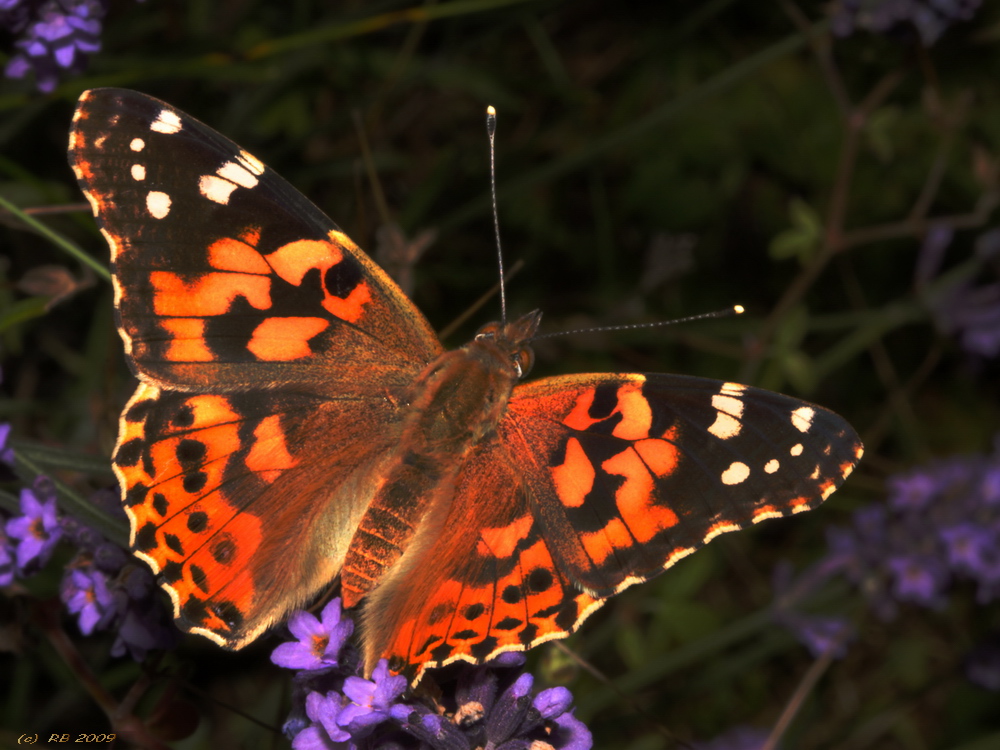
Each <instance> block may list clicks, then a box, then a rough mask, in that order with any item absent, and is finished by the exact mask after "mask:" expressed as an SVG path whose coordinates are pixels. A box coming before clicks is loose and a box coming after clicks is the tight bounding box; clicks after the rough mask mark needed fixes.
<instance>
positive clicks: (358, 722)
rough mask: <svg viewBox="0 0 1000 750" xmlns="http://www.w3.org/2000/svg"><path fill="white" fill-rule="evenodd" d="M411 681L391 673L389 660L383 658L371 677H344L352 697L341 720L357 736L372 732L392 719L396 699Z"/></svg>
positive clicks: (346, 691) (339, 722)
mask: <svg viewBox="0 0 1000 750" xmlns="http://www.w3.org/2000/svg"><path fill="white" fill-rule="evenodd" d="M408 684H409V682H408V680H407V679H406V678H405V677H403V676H402V675H393V674H391V673H390V672H389V663H388V662H387V661H386V660H385V659H380V660H379V663H378V664H377V665H376V666H375V670H374V671H373V672H372V678H371V680H365V679H363V678H361V677H353V676H352V677H348V678H347V679H346V680H344V695H345V696H347V697H348V698H349V699H350V701H351V702H350V703H348V704H347V705H346V706H345V707H344V708H343V710H342V711H341V712H340V716H338V717H337V723H338V724H339V725H340V726H341V727H343V728H344V729H346V730H347V731H348V732H350V733H351V736H352V737H354V738H355V739H360V738H361V737H365V736H367V735H369V734H371V732H372V730H373V729H374V728H375V727H376V726H377V725H378V724H381V723H382V722H384V721H386V720H387V719H388V718H389V711H390V708H391V707H392V704H393V702H394V701H395V700H396V699H397V698H399V697H400V696H401V695H402V694H403V693H405V692H406V688H407V686H408Z"/></svg>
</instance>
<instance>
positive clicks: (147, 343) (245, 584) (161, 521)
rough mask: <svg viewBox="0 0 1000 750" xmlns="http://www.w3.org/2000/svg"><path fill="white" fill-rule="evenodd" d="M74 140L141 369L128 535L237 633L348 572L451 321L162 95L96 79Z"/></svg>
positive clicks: (130, 435) (191, 626) (130, 440)
mask: <svg viewBox="0 0 1000 750" xmlns="http://www.w3.org/2000/svg"><path fill="white" fill-rule="evenodd" d="M69 160H70V165H71V166H72V168H73V170H74V172H75V174H76V176H77V178H78V180H79V182H80V186H81V188H82V189H83V191H84V194H85V195H86V196H87V198H88V200H89V201H90V204H91V206H92V207H93V210H94V215H95V217H96V219H97V222H98V226H99V227H100V229H101V232H102V234H103V235H104V236H105V238H106V239H107V241H108V244H109V245H110V247H111V259H112V272H113V278H114V286H115V309H116V315H117V320H118V327H119V332H120V333H121V336H122V340H123V341H124V343H125V353H126V357H127V359H128V362H129V364H130V366H131V367H132V369H133V371H134V372H135V373H136V375H137V376H138V377H139V379H140V381H142V382H141V384H140V386H139V388H138V390H137V391H136V392H135V395H134V396H133V397H132V399H131V401H130V402H129V404H128V406H127V407H126V409H125V411H124V412H123V414H122V417H121V421H120V425H119V439H118V444H117V446H116V449H115V454H114V457H113V464H114V468H115V471H116V473H117V475H118V478H119V482H120V484H121V487H122V501H123V504H124V506H125V509H126V511H127V513H128V515H129V519H130V522H131V543H132V549H133V551H134V552H135V553H136V555H138V556H139V557H141V558H142V559H144V560H145V561H146V562H148V563H149V565H150V566H151V567H152V569H153V571H154V572H156V573H157V574H159V576H160V583H161V585H162V586H163V587H164V589H166V591H167V592H168V593H169V594H170V596H171V598H172V600H173V603H174V609H175V617H176V618H177V621H178V624H179V625H180V626H181V627H183V628H185V629H188V630H192V631H195V632H199V633H201V634H203V635H206V636H208V637H210V638H213V639H214V640H216V641H218V642H219V643H221V644H224V645H227V646H230V647H234V648H238V647H240V646H242V645H244V644H246V643H248V642H250V641H252V640H253V639H254V638H256V637H257V636H258V635H259V634H260V633H262V632H263V631H264V630H266V629H267V628H268V627H269V626H271V625H272V624H274V623H276V622H279V621H280V620H281V619H282V618H283V617H284V615H285V614H286V613H287V612H288V611H289V610H290V609H292V608H294V607H296V606H299V605H302V604H304V603H305V602H306V600H307V599H308V598H309V597H310V596H312V595H314V594H315V593H316V592H317V590H319V589H320V588H322V587H323V586H326V585H329V584H330V583H331V582H332V580H333V579H334V578H335V576H336V574H337V573H338V572H339V566H340V563H341V561H342V560H343V558H344V555H345V554H346V550H347V547H348V545H349V543H350V541H351V538H352V536H353V533H354V529H355V528H356V526H357V524H358V522H359V520H360V518H361V516H362V515H363V514H364V511H365V509H366V502H367V500H368V498H369V497H370V493H371V487H370V485H371V482H372V478H371V474H373V473H376V472H377V470H378V469H377V467H378V464H379V461H380V460H381V457H382V456H383V455H384V454H385V452H386V451H388V450H389V449H390V448H391V447H393V446H395V444H396V443H397V442H398V439H399V413H398V408H397V405H398V403H399V401H400V399H401V395H402V394H403V393H405V392H406V391H407V389H409V388H410V387H412V384H413V381H414V379H415V378H416V377H417V375H418V374H419V373H420V372H421V370H422V369H423V368H424V367H425V366H426V364H427V363H428V362H429V361H431V360H433V359H434V357H436V356H437V355H438V354H440V352H441V346H440V343H439V342H438V341H437V338H436V337H435V336H434V333H433V331H432V330H431V329H430V326H429V325H428V323H427V321H426V320H425V319H424V317H423V316H422V315H421V314H420V312H419V311H418V310H417V308H416V307H415V306H414V305H413V304H412V303H411V302H410V301H409V300H408V299H407V298H406V297H405V296H404V295H403V294H402V292H401V291H400V290H399V288H398V287H397V286H396V285H395V284H394V283H393V282H392V280H390V279H389V277H388V276H386V274H385V273H384V272H383V271H382V270H381V269H380V268H378V266H376V265H375V264H374V263H373V262H372V261H371V260H370V259H369V258H368V257H367V256H366V255H365V254H364V253H363V252H362V251H361V250H359V249H358V248H357V246H356V245H354V243H353V242H351V240H350V239H349V238H347V237H346V235H344V234H343V233H342V232H341V231H340V230H339V229H338V228H337V226H336V225H335V224H334V223H333V222H332V221H331V220H330V219H328V218H327V217H326V216H325V215H324V214H323V213H322V212H321V211H320V210H319V209H318V208H316V207H315V206H314V205H313V204H312V203H310V202H309V200H308V199H306V198H305V197H304V196H303V195H302V194H301V193H299V191H297V190H295V189H294V188H293V187H292V186H291V185H289V184H288V183H287V182H285V181H284V180H283V179H282V178H281V177H279V176H278V175H277V174H275V173H274V172H273V171H272V170H270V169H268V168H267V167H265V166H264V165H263V164H262V163H261V162H260V161H259V160H258V159H256V158H255V157H253V156H252V155H250V154H249V153H247V152H246V151H244V150H243V149H241V148H240V147H239V146H237V145H236V144H234V143H233V142H232V141H230V140H229V139H227V138H225V137H223V136H221V135H220V134H218V133H217V132H215V131H214V130H212V129H211V128H209V127H207V126H205V125H203V124H202V123H200V122H198V121H197V120H195V119H194V118H192V117H190V116H188V115H186V114H184V113H183V112H181V111H179V110H177V109H175V108H174V107H171V106H170V105H168V104H165V103H163V102H161V101H158V100H156V99H154V98H152V97H149V96H146V95H144V94H140V93H137V92H134V91H127V90H122V89H94V90H91V91H87V92H85V93H84V94H83V95H82V96H81V97H80V101H79V104H78V106H77V110H76V113H75V115H74V118H73V127H72V129H71V131H70V140H69Z"/></svg>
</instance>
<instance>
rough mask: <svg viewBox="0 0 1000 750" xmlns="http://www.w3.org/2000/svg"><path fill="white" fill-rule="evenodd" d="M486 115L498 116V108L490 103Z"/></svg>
mask: <svg viewBox="0 0 1000 750" xmlns="http://www.w3.org/2000/svg"><path fill="white" fill-rule="evenodd" d="M486 116H487V117H496V116H497V111H496V109H494V108H493V105H492V104H490V105H489V106H487V107H486Z"/></svg>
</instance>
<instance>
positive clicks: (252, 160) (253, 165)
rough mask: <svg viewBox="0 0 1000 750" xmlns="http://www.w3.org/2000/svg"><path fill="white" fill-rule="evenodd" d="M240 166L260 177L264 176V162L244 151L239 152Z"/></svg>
mask: <svg viewBox="0 0 1000 750" xmlns="http://www.w3.org/2000/svg"><path fill="white" fill-rule="evenodd" d="M239 159H240V164H242V165H243V166H244V167H246V168H247V169H248V170H250V171H251V172H252V173H253V174H255V175H257V176H258V177H260V176H261V175H262V174H264V162H262V161H261V160H260V159H258V158H257V157H256V156H254V155H253V154H248V153H247V152H246V151H240V156H239Z"/></svg>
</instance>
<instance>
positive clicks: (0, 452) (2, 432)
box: [0, 422, 14, 466]
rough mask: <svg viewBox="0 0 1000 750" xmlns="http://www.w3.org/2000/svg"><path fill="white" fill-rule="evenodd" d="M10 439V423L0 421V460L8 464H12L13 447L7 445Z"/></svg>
mask: <svg viewBox="0 0 1000 750" xmlns="http://www.w3.org/2000/svg"><path fill="white" fill-rule="evenodd" d="M9 439H10V425H9V424H7V423H6V422H0V461H3V462H4V463H5V464H7V465H8V466H13V465H14V449H13V448H11V447H10V446H9V445H7V441H8V440H9Z"/></svg>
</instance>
